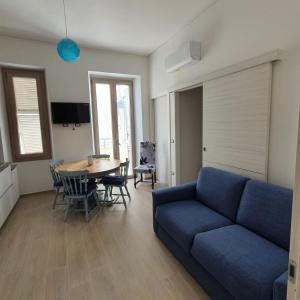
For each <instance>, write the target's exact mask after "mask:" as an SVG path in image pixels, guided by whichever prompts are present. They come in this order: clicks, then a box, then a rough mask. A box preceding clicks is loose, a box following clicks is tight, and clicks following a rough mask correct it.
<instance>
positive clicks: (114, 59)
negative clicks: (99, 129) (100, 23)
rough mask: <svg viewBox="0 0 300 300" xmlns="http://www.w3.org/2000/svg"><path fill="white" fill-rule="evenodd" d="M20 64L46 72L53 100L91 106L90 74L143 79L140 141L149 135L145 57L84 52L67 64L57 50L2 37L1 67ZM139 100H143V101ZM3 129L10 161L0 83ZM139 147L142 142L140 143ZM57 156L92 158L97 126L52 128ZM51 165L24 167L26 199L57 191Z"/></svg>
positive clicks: (0, 123)
mask: <svg viewBox="0 0 300 300" xmlns="http://www.w3.org/2000/svg"><path fill="white" fill-rule="evenodd" d="M1 64H18V65H26V66H35V67H39V68H44V69H45V71H46V83H47V91H48V100H49V102H51V101H72V102H76V101H78V102H85V101H86V102H87V101H89V99H90V94H89V82H88V72H89V71H96V72H110V73H122V74H134V75H137V76H140V78H141V80H140V85H141V94H140V95H139V93H135V96H136V98H137V99H135V100H136V101H140V102H141V104H140V105H136V107H135V108H136V115H139V116H142V117H141V118H139V120H140V123H139V124H136V127H137V128H138V129H141V128H142V130H140V131H139V132H138V135H137V136H138V137H139V139H142V138H145V139H147V138H148V135H149V108H148V105H149V97H148V61H147V58H146V57H144V56H139V55H131V54H126V53H118V52H114V51H107V50H105V51H104V50H103V51H102V50H91V49H85V48H83V49H81V60H80V62H77V63H74V64H70V63H65V62H62V61H61V60H60V59H59V57H58V56H57V53H56V45H54V44H48V43H41V42H35V41H28V40H22V39H14V38H8V37H0V65H1ZM138 97H139V98H138ZM0 109H1V111H0V126H1V130H2V135H4V137H3V140H4V142H3V143H4V148H5V149H4V152H5V159H6V160H8V161H9V160H11V156H10V149H9V143H8V134H7V120H6V112H5V105H4V97H3V91H2V81H1V83H0ZM137 142H139V141H137ZM52 143H53V155H54V158H57V159H65V160H75V159H80V158H83V157H86V156H87V155H88V154H89V153H92V151H93V141H92V130H91V125H90V124H86V125H83V126H82V127H80V128H76V130H75V131H73V130H72V128H71V127H69V128H62V127H61V126H58V125H54V126H52ZM48 163H49V161H47V160H46V161H35V162H23V163H19V169H18V172H19V177H20V178H19V179H20V180H19V181H20V190H21V193H22V194H26V193H33V192H39V191H44V190H49V189H51V179H50V176H49V170H48Z"/></svg>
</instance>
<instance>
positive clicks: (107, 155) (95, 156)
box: [91, 154, 110, 159]
mask: <svg viewBox="0 0 300 300" xmlns="http://www.w3.org/2000/svg"><path fill="white" fill-rule="evenodd" d="M91 156H92V158H96V159H98V158H106V159H110V154H93V155H91Z"/></svg>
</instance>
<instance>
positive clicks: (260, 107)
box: [203, 63, 272, 180]
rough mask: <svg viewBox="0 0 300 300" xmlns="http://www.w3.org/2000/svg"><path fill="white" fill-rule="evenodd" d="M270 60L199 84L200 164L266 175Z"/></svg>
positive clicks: (256, 175)
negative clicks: (200, 88)
mask: <svg viewBox="0 0 300 300" xmlns="http://www.w3.org/2000/svg"><path fill="white" fill-rule="evenodd" d="M271 85H272V64H271V63H267V64H263V65H259V66H256V67H253V68H249V69H247V70H244V71H240V72H237V73H234V74H230V75H227V76H224V77H220V78H217V79H213V80H210V81H207V82H205V83H204V85H203V165H204V166H213V167H217V168H220V169H224V170H228V171H233V172H235V173H239V174H242V175H245V176H249V177H252V178H258V179H264V180H266V179H267V175H268V174H267V172H268V144H269V127H270V104H271Z"/></svg>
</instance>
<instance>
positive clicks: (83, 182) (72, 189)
mask: <svg viewBox="0 0 300 300" xmlns="http://www.w3.org/2000/svg"><path fill="white" fill-rule="evenodd" d="M87 174H88V172H87V171H78V172H59V175H60V178H61V180H62V183H63V186H64V193H65V195H67V196H72V197H80V196H82V195H84V194H86V193H87V191H88V180H87Z"/></svg>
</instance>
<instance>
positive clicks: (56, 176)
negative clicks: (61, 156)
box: [49, 160, 65, 209]
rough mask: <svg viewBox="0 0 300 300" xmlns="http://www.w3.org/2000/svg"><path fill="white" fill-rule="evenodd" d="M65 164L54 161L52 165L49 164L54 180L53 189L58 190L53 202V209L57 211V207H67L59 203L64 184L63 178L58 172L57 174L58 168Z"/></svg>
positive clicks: (61, 161) (60, 161)
mask: <svg viewBox="0 0 300 300" xmlns="http://www.w3.org/2000/svg"><path fill="white" fill-rule="evenodd" d="M63 163H64V161H63V160H53V161H52V162H51V163H50V164H49V168H50V173H51V176H52V179H53V188H54V189H55V190H56V193H55V198H54V201H53V205H52V208H53V209H55V207H56V205H65V203H64V202H63V203H57V198H58V195H59V192H60V189H62V188H63V183H62V181H61V178H60V176H59V174H58V172H56V168H57V167H58V166H60V165H62V164H63Z"/></svg>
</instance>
